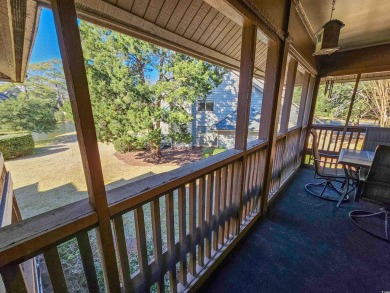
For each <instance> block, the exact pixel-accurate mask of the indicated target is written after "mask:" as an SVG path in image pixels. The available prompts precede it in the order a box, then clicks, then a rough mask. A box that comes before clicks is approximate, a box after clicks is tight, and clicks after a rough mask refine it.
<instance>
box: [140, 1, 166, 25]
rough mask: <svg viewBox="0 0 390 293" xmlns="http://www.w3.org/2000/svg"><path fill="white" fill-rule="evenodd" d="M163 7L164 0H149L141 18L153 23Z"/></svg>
mask: <svg viewBox="0 0 390 293" xmlns="http://www.w3.org/2000/svg"><path fill="white" fill-rule="evenodd" d="M163 5H164V0H150V2H149V6H148V8H147V9H146V11H145V15H144V17H143V18H144V19H146V20H148V21H150V22H153V23H154V22H155V21H156V19H157V16H158V13H159V12H160V10H161V7H162V6H163Z"/></svg>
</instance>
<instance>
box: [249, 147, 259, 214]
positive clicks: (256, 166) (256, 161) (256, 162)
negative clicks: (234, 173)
mask: <svg viewBox="0 0 390 293" xmlns="http://www.w3.org/2000/svg"><path fill="white" fill-rule="evenodd" d="M252 156H253V160H254V165H253V175H252V187H251V189H252V192H251V201H250V211H251V213H252V212H253V210H254V203H255V196H256V195H257V194H258V193H257V176H258V169H259V152H258V151H256V152H255V153H253V155H252Z"/></svg>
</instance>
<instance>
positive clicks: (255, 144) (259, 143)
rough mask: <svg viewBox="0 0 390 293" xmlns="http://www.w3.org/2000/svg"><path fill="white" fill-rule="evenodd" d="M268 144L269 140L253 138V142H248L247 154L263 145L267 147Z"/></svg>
mask: <svg viewBox="0 0 390 293" xmlns="http://www.w3.org/2000/svg"><path fill="white" fill-rule="evenodd" d="M267 145H268V141H266V140H260V139H256V140H253V141H251V142H248V146H247V151H246V153H247V154H250V153H253V152H255V151H257V150H259V149H261V148H263V147H266V146H267Z"/></svg>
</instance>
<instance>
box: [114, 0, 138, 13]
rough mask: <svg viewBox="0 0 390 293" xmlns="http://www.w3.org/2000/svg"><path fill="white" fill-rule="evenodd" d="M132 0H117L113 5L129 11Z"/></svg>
mask: <svg viewBox="0 0 390 293" xmlns="http://www.w3.org/2000/svg"><path fill="white" fill-rule="evenodd" d="M133 3H134V0H118V1H117V3H116V5H115V6H118V7H120V8H123V9H124V10H126V11H131V7H132V6H133Z"/></svg>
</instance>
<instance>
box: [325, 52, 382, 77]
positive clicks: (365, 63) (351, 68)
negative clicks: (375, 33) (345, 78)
mask: <svg viewBox="0 0 390 293" xmlns="http://www.w3.org/2000/svg"><path fill="white" fill-rule="evenodd" d="M318 60H319V67H320V76H321V77H325V76H341V75H350V74H358V73H371V72H381V71H390V44H386V45H380V46H373V47H367V48H362V49H355V50H349V51H343V52H337V53H335V54H333V55H327V56H319V58H318Z"/></svg>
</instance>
